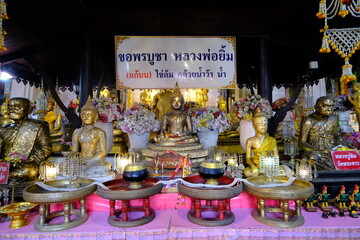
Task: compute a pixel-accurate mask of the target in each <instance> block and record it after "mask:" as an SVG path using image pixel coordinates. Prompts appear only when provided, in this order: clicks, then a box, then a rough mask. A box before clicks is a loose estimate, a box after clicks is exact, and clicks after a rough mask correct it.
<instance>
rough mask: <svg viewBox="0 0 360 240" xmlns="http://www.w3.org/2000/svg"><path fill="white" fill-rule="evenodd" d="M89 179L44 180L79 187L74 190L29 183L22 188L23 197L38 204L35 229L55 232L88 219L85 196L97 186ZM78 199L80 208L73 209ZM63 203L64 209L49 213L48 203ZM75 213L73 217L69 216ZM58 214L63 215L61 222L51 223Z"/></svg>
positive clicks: (56, 184)
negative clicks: (29, 184)
mask: <svg viewBox="0 0 360 240" xmlns="http://www.w3.org/2000/svg"><path fill="white" fill-rule="evenodd" d="M93 182H94V181H93V180H90V179H81V178H78V179H76V180H75V181H73V182H71V180H69V179H61V180H55V181H51V182H46V184H47V185H50V186H53V187H57V188H66V187H69V188H70V187H72V185H73V186H76V188H79V189H78V190H74V191H48V190H46V189H43V188H41V187H39V186H38V185H35V184H34V185H31V186H29V187H27V188H25V189H24V193H23V198H24V199H25V200H26V201H28V202H32V203H36V204H39V215H40V216H39V218H38V220H37V222H36V223H35V230H36V231H39V232H55V231H62V230H67V229H71V228H74V227H77V226H80V225H81V224H83V223H84V222H86V220H87V219H88V215H87V213H86V207H85V198H86V197H87V196H88V195H90V194H91V193H93V192H95V190H96V188H97V186H96V185H90V184H91V183H93ZM76 200H80V209H74V208H73V203H74V201H76ZM53 203H63V204H64V210H63V211H57V212H53V213H50V204H53ZM72 215H75V216H76V218H75V219H71V216H72ZM58 216H64V221H63V222H62V223H56V224H51V223H50V221H51V220H52V219H53V218H55V217H58Z"/></svg>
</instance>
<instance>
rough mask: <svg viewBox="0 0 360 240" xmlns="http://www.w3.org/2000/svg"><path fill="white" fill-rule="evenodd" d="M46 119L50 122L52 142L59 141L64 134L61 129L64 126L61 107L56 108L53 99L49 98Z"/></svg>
mask: <svg viewBox="0 0 360 240" xmlns="http://www.w3.org/2000/svg"><path fill="white" fill-rule="evenodd" d="M44 120H45V121H46V122H48V123H49V132H50V138H51V140H52V142H58V141H59V138H60V137H61V136H62V135H63V133H62V132H61V131H60V130H61V127H62V115H61V114H60V112H59V109H57V108H56V104H55V101H54V100H53V99H49V100H48V105H47V113H46V115H45V119H44Z"/></svg>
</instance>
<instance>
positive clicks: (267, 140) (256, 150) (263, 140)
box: [244, 108, 279, 177]
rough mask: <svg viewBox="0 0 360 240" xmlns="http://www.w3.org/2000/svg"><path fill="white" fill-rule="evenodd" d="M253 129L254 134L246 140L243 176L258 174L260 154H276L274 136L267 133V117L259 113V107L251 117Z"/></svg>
mask: <svg viewBox="0 0 360 240" xmlns="http://www.w3.org/2000/svg"><path fill="white" fill-rule="evenodd" d="M252 123H253V127H254V129H255V136H253V137H250V138H248V140H247V141H246V164H247V167H246V168H245V169H244V175H245V177H255V176H258V175H259V169H260V156H261V155H262V154H271V155H272V156H278V155H279V154H278V150H277V145H276V140H275V138H273V137H271V136H269V134H268V133H267V129H268V119H267V117H266V116H265V115H263V114H262V113H261V110H260V108H257V109H256V112H255V115H254V117H253V119H252Z"/></svg>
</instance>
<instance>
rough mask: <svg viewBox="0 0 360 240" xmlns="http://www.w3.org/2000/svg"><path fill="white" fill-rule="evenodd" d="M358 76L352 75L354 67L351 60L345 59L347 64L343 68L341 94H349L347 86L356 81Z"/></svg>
mask: <svg viewBox="0 0 360 240" xmlns="http://www.w3.org/2000/svg"><path fill="white" fill-rule="evenodd" d="M355 79H356V76H355V75H354V74H353V73H352V65H351V64H350V63H349V59H348V58H346V59H345V64H344V66H342V75H341V77H340V82H341V94H347V84H348V83H349V82H351V81H354V80H355Z"/></svg>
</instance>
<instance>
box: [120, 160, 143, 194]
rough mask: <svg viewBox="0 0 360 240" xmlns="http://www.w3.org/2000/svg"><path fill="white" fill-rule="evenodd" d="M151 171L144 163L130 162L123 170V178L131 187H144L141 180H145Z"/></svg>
mask: <svg viewBox="0 0 360 240" xmlns="http://www.w3.org/2000/svg"><path fill="white" fill-rule="evenodd" d="M148 175H149V172H148V170H147V168H146V165H145V164H144V163H140V162H139V163H132V164H128V165H127V166H126V167H125V169H124V171H123V178H124V179H125V180H126V181H128V182H129V183H130V185H129V188H131V189H139V188H141V187H142V185H141V182H142V181H143V180H145V179H146V178H147V177H148Z"/></svg>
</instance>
